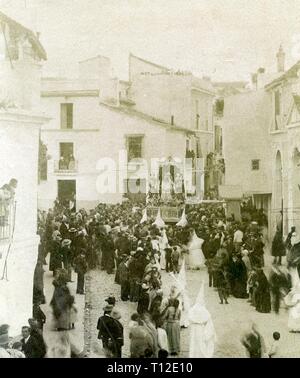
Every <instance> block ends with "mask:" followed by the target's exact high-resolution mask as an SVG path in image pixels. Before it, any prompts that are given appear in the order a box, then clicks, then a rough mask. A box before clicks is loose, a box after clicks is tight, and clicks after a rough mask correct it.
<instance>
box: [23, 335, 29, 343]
mask: <svg viewBox="0 0 300 378" xmlns="http://www.w3.org/2000/svg"><path fill="white" fill-rule="evenodd" d="M29 338H30V335H29V336H28V337H26V339H24V343H25V344H27V341H28V340H29Z"/></svg>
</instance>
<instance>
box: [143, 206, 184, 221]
mask: <svg viewBox="0 0 300 378" xmlns="http://www.w3.org/2000/svg"><path fill="white" fill-rule="evenodd" d="M158 209H159V208H158V207H156V206H148V207H147V216H148V217H150V218H153V219H155V218H156V216H157V213H158ZM181 212H182V210H181V209H180V208H178V207H173V206H161V207H160V214H161V217H162V219H163V220H164V221H165V222H178V220H179V218H180V215H181Z"/></svg>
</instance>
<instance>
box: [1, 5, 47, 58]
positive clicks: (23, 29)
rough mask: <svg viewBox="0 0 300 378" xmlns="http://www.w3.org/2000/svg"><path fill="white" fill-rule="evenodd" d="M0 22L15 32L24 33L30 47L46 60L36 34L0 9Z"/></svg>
mask: <svg viewBox="0 0 300 378" xmlns="http://www.w3.org/2000/svg"><path fill="white" fill-rule="evenodd" d="M0 23H2V24H8V25H9V26H10V27H11V28H12V30H13V31H14V32H15V33H17V34H23V35H26V36H27V38H28V40H29V41H30V43H31V45H32V48H33V49H34V51H35V52H36V54H37V55H38V57H39V58H40V59H43V60H47V54H46V51H45V49H44V47H43V46H42V44H41V42H40V41H39V39H38V37H37V35H36V34H35V33H34V32H33V31H32V30H30V29H27V28H26V27H25V26H23V25H21V24H19V23H18V22H17V21H15V20H13V19H12V18H10V17H8V16H6V15H5V14H4V13H2V12H1V11H0Z"/></svg>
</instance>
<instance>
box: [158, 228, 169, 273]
mask: <svg viewBox="0 0 300 378" xmlns="http://www.w3.org/2000/svg"><path fill="white" fill-rule="evenodd" d="M158 242H159V250H160V266H161V269H163V270H165V269H166V252H165V249H166V248H167V247H168V244H169V241H168V237H167V233H166V230H165V229H163V230H162V233H161V236H160V237H159V241H158Z"/></svg>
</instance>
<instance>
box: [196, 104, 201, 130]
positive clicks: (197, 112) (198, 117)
mask: <svg viewBox="0 0 300 378" xmlns="http://www.w3.org/2000/svg"><path fill="white" fill-rule="evenodd" d="M199 120H200V115H199V101H198V100H196V101H195V121H196V130H199Z"/></svg>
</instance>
